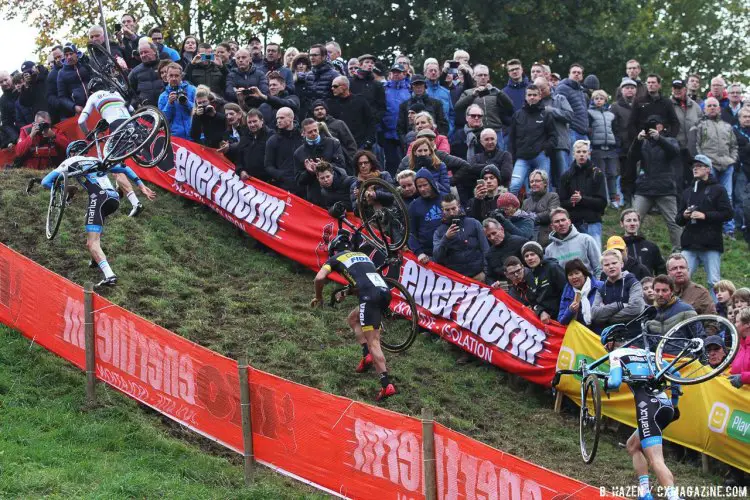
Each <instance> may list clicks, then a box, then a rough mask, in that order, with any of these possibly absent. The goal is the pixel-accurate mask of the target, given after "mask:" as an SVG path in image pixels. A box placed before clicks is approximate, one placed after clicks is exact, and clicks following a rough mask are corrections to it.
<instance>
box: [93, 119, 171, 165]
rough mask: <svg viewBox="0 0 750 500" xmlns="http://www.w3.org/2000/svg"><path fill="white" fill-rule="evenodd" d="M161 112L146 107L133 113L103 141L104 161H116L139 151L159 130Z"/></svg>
mask: <svg viewBox="0 0 750 500" xmlns="http://www.w3.org/2000/svg"><path fill="white" fill-rule="evenodd" d="M162 116H163V115H162V114H161V113H160V112H159V111H158V110H156V109H154V108H147V109H144V110H142V111H139V112H138V113H136V114H134V115H133V116H131V117H130V118H128V119H127V120H125V121H124V122H122V124H120V126H119V127H117V130H115V131H114V132H112V133H111V134H110V136H109V137H108V138H107V142H105V143H104V160H103V162H104V163H117V162H121V161H124V160H126V159H127V158H130V157H131V156H133V155H135V154H137V153H139V152H140V151H141V149H143V148H144V147H146V146H148V144H150V143H151V142H152V141H153V139H154V137H156V134H157V133H158V132H159V130H160V126H161V123H162Z"/></svg>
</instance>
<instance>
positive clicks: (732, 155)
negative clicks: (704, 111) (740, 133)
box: [688, 116, 737, 172]
mask: <svg viewBox="0 0 750 500" xmlns="http://www.w3.org/2000/svg"><path fill="white" fill-rule="evenodd" d="M688 137H689V140H688V144H689V146H688V147H689V149H690V152H691V153H692V154H694V155H695V154H702V155H706V156H708V157H709V158H710V159H711V162H712V163H713V168H715V169H716V170H718V171H719V172H723V171H724V170H726V169H727V168H729V166H730V165H733V164H734V163H735V162H736V161H737V137H735V135H734V132H732V126H731V125H729V124H728V123H727V122H725V121H723V120H722V119H721V117H720V116H717V117H716V118H709V117H708V116H704V117H703V120H701V121H700V122H698V125H696V126H695V127H693V128H692V129H690V134H689V136H688Z"/></svg>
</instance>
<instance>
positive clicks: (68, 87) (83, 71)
mask: <svg viewBox="0 0 750 500" xmlns="http://www.w3.org/2000/svg"><path fill="white" fill-rule="evenodd" d="M90 79H91V69H90V68H89V67H88V65H87V64H85V63H84V60H83V57H81V56H80V55H79V59H78V62H77V63H76V64H75V65H70V64H68V63H67V62H65V63H63V67H62V69H61V70H60V72H59V73H57V97H58V98H59V105H60V107H61V108H63V109H64V110H66V111H67V112H68V113H75V107H76V106H81V107H83V106H85V105H86V100H87V99H88V94H87V93H86V85H87V84H88V83H89V80H90Z"/></svg>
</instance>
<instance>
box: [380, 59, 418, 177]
mask: <svg viewBox="0 0 750 500" xmlns="http://www.w3.org/2000/svg"><path fill="white" fill-rule="evenodd" d="M409 85H410V82H409V78H408V77H407V74H406V71H405V70H404V67H403V66H402V65H401V64H394V65H393V66H392V67H391V79H390V80H388V81H387V82H386V83H385V115H384V116H383V121H382V123H381V128H382V130H383V138H384V139H383V144H382V146H383V149H384V150H385V165H386V168H387V170H388V171H389V172H391V173H393V172H395V171H396V169H397V168H398V165H399V163H400V162H401V158H403V157H404V151H403V149H402V148H401V140H400V139H399V135H398V113H399V108H400V106H401V103H402V102H404V101H408V100H409V98H410V97H411V91H410V90H409Z"/></svg>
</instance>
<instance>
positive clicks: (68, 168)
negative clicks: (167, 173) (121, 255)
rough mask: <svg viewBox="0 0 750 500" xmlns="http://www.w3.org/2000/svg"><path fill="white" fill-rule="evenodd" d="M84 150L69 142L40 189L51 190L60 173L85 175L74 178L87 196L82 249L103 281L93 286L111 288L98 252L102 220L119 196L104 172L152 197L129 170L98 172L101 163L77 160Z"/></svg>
mask: <svg viewBox="0 0 750 500" xmlns="http://www.w3.org/2000/svg"><path fill="white" fill-rule="evenodd" d="M87 146H88V144H87V143H86V141H73V142H71V143H70V144H69V145H68V148H67V151H66V154H67V156H68V158H67V159H66V160H65V161H63V162H62V163H61V164H60V166H59V167H57V168H56V169H54V170H53V171H51V172H50V173H48V174H47V175H46V176H45V177H44V179H42V186H44V187H45V188H47V189H52V187H53V186H54V183H55V179H57V178H58V177H59V176H60V175H62V174H63V172H67V173H74V172H79V171H84V172H85V173H84V174H83V175H80V176H77V177H76V180H77V181H78V183H79V184H80V185H81V186H82V187H83V188H84V189H85V190H86V192H87V193H88V195H89V204H88V208H87V209H86V218H85V226H86V248H88V250H89V253H90V254H91V258H92V260H93V262H95V263H96V264H97V265H98V266H99V269H101V271H102V273H104V279H103V280H102V281H100V282H99V283H98V284H97V285H96V286H97V287H100V286H105V285H110V286H111V285H114V284H116V283H117V275H116V274H115V273H114V272H113V271H112V268H111V267H110V265H109V263H108V262H107V256H106V255H104V252H103V251H102V247H101V234H102V228H103V225H104V219H105V218H106V217H107V216H108V215H110V214H112V213H114V212H115V211H116V210H117V208H118V207H119V206H120V196H119V195H118V194H117V191H116V190H115V188H114V187H113V186H112V181H110V180H109V177H108V176H107V172H113V173H117V174H124V175H126V176H127V177H129V178H130V180H132V181H133V182H135V184H136V185H137V186H138V187H139V188H140V190H141V192H142V193H143V194H145V195H146V197H147V198H148V199H149V200H153V199H154V198H155V197H156V195H155V194H154V192H153V191H152V190H151V189H149V188H148V186H146V185H145V184H144V183H143V181H141V179H139V178H138V176H137V175H136V174H135V172H133V170H132V169H131V168H130V167H126V166H123V165H116V166H114V167H112V168H110V169H107V170H102V163H101V162H100V161H99V160H97V159H96V158H91V157H89V156H78V154H79V153H80V152H81V151H83V150H84V149H86V147H87Z"/></svg>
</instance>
